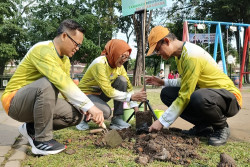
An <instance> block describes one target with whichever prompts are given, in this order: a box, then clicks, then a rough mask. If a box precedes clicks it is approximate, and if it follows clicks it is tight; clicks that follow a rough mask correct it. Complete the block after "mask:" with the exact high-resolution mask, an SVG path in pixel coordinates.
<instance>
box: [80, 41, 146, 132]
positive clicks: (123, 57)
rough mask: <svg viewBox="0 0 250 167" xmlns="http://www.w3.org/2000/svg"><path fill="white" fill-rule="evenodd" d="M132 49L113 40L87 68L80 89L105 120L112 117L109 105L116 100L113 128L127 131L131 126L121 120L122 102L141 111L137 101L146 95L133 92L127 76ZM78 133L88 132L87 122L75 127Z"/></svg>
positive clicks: (124, 43)
mask: <svg viewBox="0 0 250 167" xmlns="http://www.w3.org/2000/svg"><path fill="white" fill-rule="evenodd" d="M131 51H132V49H131V48H130V47H129V45H128V44H127V43H126V42H125V41H123V40H119V39H112V40H110V41H109V42H108V43H107V44H106V46H105V48H104V50H103V51H102V53H101V56H99V57H97V58H96V59H95V60H94V61H93V62H92V63H91V64H90V66H89V67H88V69H87V71H86V73H85V74H84V76H83V78H82V79H81V81H80V83H79V85H78V87H79V88H80V89H81V90H82V91H83V92H84V93H85V94H87V96H88V98H89V99H90V100H91V101H92V102H93V103H94V104H95V105H96V106H97V107H98V108H100V109H102V111H103V115H104V118H105V119H108V118H109V117H110V116H111V114H112V111H111V108H110V107H109V105H108V104H107V102H108V101H109V100H110V99H113V100H114V113H113V117H112V119H111V124H110V128H111V129H124V128H128V127H130V124H129V123H127V122H125V121H124V120H123V119H122V115H123V102H130V107H131V108H134V110H135V112H136V111H138V110H139V109H138V104H137V102H136V101H145V100H146V99H147V95H146V92H145V91H144V90H141V91H139V92H137V93H133V87H132V85H131V83H130V80H129V78H128V76H127V72H126V70H125V68H124V66H123V64H124V63H125V62H126V61H127V60H128V59H129V56H130V54H131ZM76 128H77V129H78V130H87V129H89V126H88V123H87V122H86V121H84V120H83V121H82V122H81V123H80V124H78V125H77V126H76Z"/></svg>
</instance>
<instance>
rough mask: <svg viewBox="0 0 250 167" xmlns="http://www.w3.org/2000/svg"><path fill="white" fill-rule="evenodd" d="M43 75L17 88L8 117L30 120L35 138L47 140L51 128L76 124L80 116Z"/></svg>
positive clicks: (50, 135)
mask: <svg viewBox="0 0 250 167" xmlns="http://www.w3.org/2000/svg"><path fill="white" fill-rule="evenodd" d="M58 93H59V91H58V89H57V88H55V86H54V85H53V84H52V83H51V82H49V80H48V79H47V78H45V77H43V78H40V79H38V80H37V81H35V82H33V83H31V84H29V85H26V86H24V87H23V88H21V89H19V90H18V91H17V93H16V95H15V96H14V98H13V99H12V101H11V104H10V108H9V116H10V117H11V118H13V119H15V120H17V121H20V122H27V123H28V122H30V123H34V129H35V140H36V141H48V140H51V139H52V138H53V133H52V132H53V130H59V129H63V128H66V127H69V126H74V125H77V124H78V123H79V122H81V120H82V118H83V115H82V114H81V113H80V112H79V111H78V110H77V109H75V108H74V107H73V106H72V105H71V104H69V103H68V102H67V101H66V100H64V99H60V98H58Z"/></svg>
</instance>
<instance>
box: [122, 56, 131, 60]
mask: <svg viewBox="0 0 250 167" xmlns="http://www.w3.org/2000/svg"><path fill="white" fill-rule="evenodd" d="M121 59H122V60H124V61H128V59H129V56H127V55H122V56H121Z"/></svg>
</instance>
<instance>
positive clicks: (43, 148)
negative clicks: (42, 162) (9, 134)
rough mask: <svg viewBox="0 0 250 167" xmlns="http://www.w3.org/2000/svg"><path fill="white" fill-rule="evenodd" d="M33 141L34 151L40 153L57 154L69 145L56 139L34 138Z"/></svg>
mask: <svg viewBox="0 0 250 167" xmlns="http://www.w3.org/2000/svg"><path fill="white" fill-rule="evenodd" d="M33 142H34V147H32V153H33V154H39V155H49V154H57V153H59V152H61V151H63V150H64V149H66V147H67V146H66V145H63V144H61V143H59V142H57V141H56V140H54V139H51V140H49V141H44V142H41V141H35V140H34V141H33Z"/></svg>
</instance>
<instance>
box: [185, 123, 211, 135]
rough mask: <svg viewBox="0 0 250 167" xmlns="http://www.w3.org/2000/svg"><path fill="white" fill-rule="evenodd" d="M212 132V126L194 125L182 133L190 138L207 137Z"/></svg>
mask: <svg viewBox="0 0 250 167" xmlns="http://www.w3.org/2000/svg"><path fill="white" fill-rule="evenodd" d="M213 132H214V130H213V127H212V126H208V125H203V124H201V125H195V126H194V127H192V128H191V129H189V130H183V131H182V133H183V134H186V135H191V136H209V135H210V134H212V133H213Z"/></svg>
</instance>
